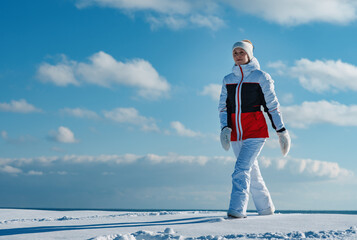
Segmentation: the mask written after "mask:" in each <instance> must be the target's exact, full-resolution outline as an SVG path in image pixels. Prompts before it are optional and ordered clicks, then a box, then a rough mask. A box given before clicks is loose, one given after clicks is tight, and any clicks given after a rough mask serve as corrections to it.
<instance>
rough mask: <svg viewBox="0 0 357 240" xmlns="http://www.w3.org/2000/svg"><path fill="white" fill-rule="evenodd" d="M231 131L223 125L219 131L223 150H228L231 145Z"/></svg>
mask: <svg viewBox="0 0 357 240" xmlns="http://www.w3.org/2000/svg"><path fill="white" fill-rule="evenodd" d="M231 132H232V129H231V128H229V127H224V128H223V129H222V131H221V144H222V147H223V149H224V150H226V151H228V150H229V147H230V145H231Z"/></svg>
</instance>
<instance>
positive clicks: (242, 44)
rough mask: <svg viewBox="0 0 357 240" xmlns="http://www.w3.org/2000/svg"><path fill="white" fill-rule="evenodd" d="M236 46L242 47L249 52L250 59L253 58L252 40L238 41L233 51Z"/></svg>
mask: <svg viewBox="0 0 357 240" xmlns="http://www.w3.org/2000/svg"><path fill="white" fill-rule="evenodd" d="M236 48H242V49H243V50H244V51H245V52H246V53H247V54H248V57H249V60H252V58H253V44H251V43H250V41H249V42H248V41H245V40H243V41H239V42H236V43H235V44H234V45H233V47H232V51H234V49H236Z"/></svg>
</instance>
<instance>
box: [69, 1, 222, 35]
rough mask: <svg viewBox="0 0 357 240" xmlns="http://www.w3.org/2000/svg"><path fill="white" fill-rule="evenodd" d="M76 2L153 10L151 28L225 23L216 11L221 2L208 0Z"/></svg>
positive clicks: (80, 5)
mask: <svg viewBox="0 0 357 240" xmlns="http://www.w3.org/2000/svg"><path fill="white" fill-rule="evenodd" d="M76 6H77V7H78V8H79V9H82V8H85V7H89V6H101V7H109V8H115V9H119V10H121V11H124V12H130V13H133V12H138V11H145V12H150V13H151V14H150V15H149V16H148V17H147V21H148V22H149V24H150V25H151V28H152V29H157V28H159V27H169V28H171V29H173V30H177V29H181V28H184V27H207V28H209V29H212V30H217V29H219V28H221V27H222V26H224V25H225V24H224V21H223V20H222V19H221V18H219V17H218V16H216V15H214V12H216V11H217V9H218V8H219V4H218V3H216V2H215V1H208V0H196V1H188V0H181V1H171V0H150V1H145V0H144V1H143V0H132V1H127V0H77V4H76Z"/></svg>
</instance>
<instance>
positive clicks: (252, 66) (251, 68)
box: [232, 57, 260, 77]
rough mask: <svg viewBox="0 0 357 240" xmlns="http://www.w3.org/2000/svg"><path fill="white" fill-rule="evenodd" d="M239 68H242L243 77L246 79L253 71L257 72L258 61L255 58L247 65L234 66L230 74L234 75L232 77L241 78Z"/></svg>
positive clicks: (258, 67)
mask: <svg viewBox="0 0 357 240" xmlns="http://www.w3.org/2000/svg"><path fill="white" fill-rule="evenodd" d="M241 68H242V71H243V75H244V77H247V76H248V75H249V74H250V73H251V72H253V71H254V70H259V69H260V65H259V62H258V60H257V59H256V58H255V57H253V59H252V60H250V62H249V63H248V64H244V65H234V66H233V68H232V72H233V73H234V75H236V76H237V77H242V72H241Z"/></svg>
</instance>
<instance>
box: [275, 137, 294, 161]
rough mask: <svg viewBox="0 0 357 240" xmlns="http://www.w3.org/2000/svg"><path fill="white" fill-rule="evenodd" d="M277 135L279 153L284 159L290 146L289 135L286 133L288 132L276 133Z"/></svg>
mask: <svg viewBox="0 0 357 240" xmlns="http://www.w3.org/2000/svg"><path fill="white" fill-rule="evenodd" d="M277 134H278V137H279V143H280V149H281V152H282V154H283V156H284V157H285V156H286V155H288V153H289V150H290V145H291V139H290V135H289V133H288V130H285V131H284V132H277Z"/></svg>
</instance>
